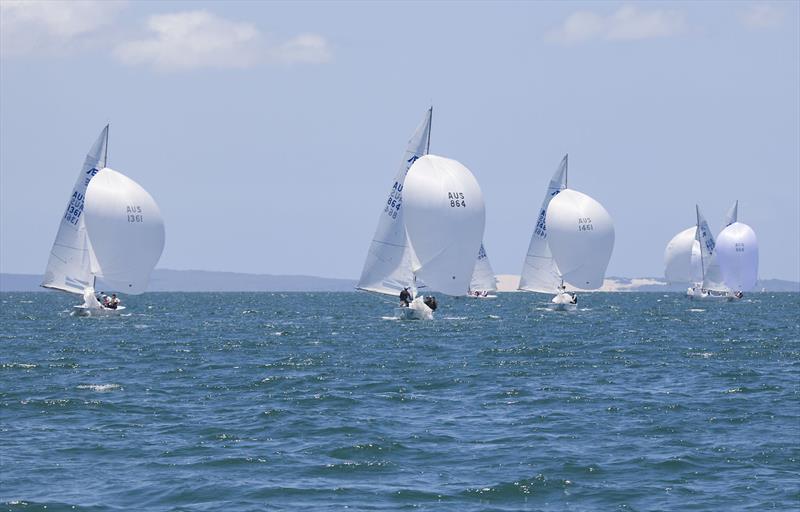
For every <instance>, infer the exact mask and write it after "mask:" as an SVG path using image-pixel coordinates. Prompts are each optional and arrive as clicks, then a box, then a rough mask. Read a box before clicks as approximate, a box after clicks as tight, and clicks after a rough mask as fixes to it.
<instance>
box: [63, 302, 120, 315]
mask: <svg viewBox="0 0 800 512" xmlns="http://www.w3.org/2000/svg"><path fill="white" fill-rule="evenodd" d="M123 311H125V306H119V307H118V308H117V309H108V308H102V307H101V308H90V307H88V306H85V305H80V306H72V314H73V315H75V316H95V317H98V316H115V315H119V314H120V313H122V312H123Z"/></svg>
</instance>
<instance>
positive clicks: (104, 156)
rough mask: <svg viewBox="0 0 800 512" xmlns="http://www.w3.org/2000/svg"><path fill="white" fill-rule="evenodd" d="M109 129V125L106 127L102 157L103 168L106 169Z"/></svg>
mask: <svg viewBox="0 0 800 512" xmlns="http://www.w3.org/2000/svg"><path fill="white" fill-rule="evenodd" d="M110 128H111V123H108V124H107V125H106V150H105V154H104V155H103V167H108V132H109V129H110Z"/></svg>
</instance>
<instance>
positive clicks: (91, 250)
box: [42, 125, 164, 316]
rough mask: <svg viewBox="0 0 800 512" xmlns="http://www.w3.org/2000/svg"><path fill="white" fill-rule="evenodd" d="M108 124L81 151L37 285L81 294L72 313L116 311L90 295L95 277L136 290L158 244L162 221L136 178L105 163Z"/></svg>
mask: <svg viewBox="0 0 800 512" xmlns="http://www.w3.org/2000/svg"><path fill="white" fill-rule="evenodd" d="M108 129H109V127H108V125H106V127H105V128H104V129H103V131H102V132H101V133H100V136H99V137H98V138H97V141H96V142H95V143H94V145H93V146H92V148H91V150H90V151H89V153H88V154H87V155H86V159H85V161H84V164H83V167H82V168H81V172H80V174H79V175H78V179H77V181H76V182H75V186H74V187H73V189H72V193H71V195H70V199H69V203H68V204H67V209H66V212H65V213H64V215H63V216H62V218H61V223H60V224H59V228H58V233H57V234H56V239H55V241H54V243H53V248H52V249H51V251H50V258H49V260H48V262H47V268H46V270H45V275H44V280H43V282H42V286H43V287H44V288H51V289H55V290H61V291H65V292H68V293H72V294H75V295H79V296H82V297H83V301H84V302H83V304H82V305H79V306H75V307H74V308H73V313H74V314H77V315H81V316H105V315H112V314H119V313H120V312H121V311H122V310H124V309H125V307H124V306H120V307H117V308H116V309H109V308H106V307H104V306H103V305H102V304H100V302H99V301H98V300H97V297H96V296H95V284H96V281H97V278H101V279H102V280H103V282H104V283H105V284H106V286H108V287H109V288H111V289H113V290H116V291H119V292H123V293H126V294H131V295H136V294H139V293H142V292H143V291H144V290H145V288H146V286H147V282H148V280H149V278H150V273H151V272H152V270H153V267H155V264H156V263H157V262H158V259H159V258H160V257H161V252H162V251H163V249H164V222H163V220H162V218H161V212H160V211H159V209H158V205H156V203H155V201H154V200H153V198H152V197H151V196H150V194H148V193H147V191H146V190H144V189H143V188H142V187H141V186H140V185H139V184H138V183H136V182H135V181H133V180H132V179H130V178H128V177H127V176H125V175H124V174H122V173H119V172H117V171H115V170H113V169H111V168H109V167H107V160H108Z"/></svg>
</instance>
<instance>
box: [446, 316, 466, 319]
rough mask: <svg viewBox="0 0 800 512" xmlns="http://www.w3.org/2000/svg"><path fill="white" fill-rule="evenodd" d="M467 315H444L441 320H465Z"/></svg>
mask: <svg viewBox="0 0 800 512" xmlns="http://www.w3.org/2000/svg"><path fill="white" fill-rule="evenodd" d="M467 318H469V317H468V316H446V317H444V318H442V320H466V319H467Z"/></svg>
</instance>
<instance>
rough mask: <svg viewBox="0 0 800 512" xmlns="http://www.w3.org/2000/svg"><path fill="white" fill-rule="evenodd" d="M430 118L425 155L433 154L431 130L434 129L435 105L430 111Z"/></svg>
mask: <svg viewBox="0 0 800 512" xmlns="http://www.w3.org/2000/svg"><path fill="white" fill-rule="evenodd" d="M428 112H429V114H428V115H429V116H430V119H431V120H430V123H428V142H427V143H426V145H425V154H426V155H427V154H429V153H430V152H431V128H432V127H433V105H431V106H430V108H429V109H428Z"/></svg>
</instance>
